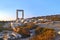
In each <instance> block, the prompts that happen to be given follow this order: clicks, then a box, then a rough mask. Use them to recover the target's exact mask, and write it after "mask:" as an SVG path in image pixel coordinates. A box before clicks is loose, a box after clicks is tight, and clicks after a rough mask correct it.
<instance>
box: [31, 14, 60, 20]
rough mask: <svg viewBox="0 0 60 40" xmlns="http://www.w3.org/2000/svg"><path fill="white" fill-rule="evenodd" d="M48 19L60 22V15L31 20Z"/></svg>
mask: <svg viewBox="0 0 60 40" xmlns="http://www.w3.org/2000/svg"><path fill="white" fill-rule="evenodd" d="M40 18H43V19H48V20H52V21H60V14H59V15H48V16H38V17H32V18H31V19H40Z"/></svg>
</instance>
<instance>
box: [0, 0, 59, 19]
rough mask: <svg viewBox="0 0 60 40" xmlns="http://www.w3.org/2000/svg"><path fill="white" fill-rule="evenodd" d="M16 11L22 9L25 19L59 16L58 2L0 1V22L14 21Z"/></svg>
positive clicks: (30, 0) (57, 0)
mask: <svg viewBox="0 0 60 40" xmlns="http://www.w3.org/2000/svg"><path fill="white" fill-rule="evenodd" d="M16 9H23V10H24V11H25V18H28V17H34V16H35V17H36V16H46V15H55V14H60V0H0V20H13V19H15V18H16V17H15V16H16ZM20 16H21V15H20Z"/></svg>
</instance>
